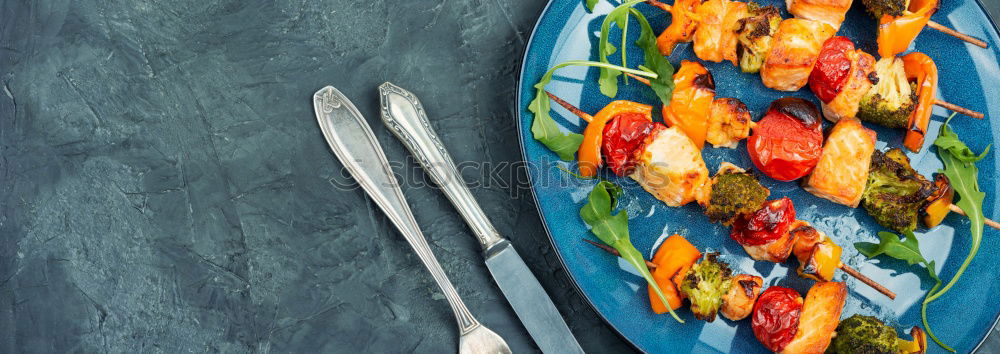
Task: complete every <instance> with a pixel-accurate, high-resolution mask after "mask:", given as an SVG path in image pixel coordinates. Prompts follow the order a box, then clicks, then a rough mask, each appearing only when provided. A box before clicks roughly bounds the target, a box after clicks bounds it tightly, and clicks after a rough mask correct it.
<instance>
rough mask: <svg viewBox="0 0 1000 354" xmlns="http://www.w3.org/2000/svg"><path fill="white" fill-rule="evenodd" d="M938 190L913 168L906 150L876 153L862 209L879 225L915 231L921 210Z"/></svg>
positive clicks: (873, 154) (902, 230)
mask: <svg viewBox="0 0 1000 354" xmlns="http://www.w3.org/2000/svg"><path fill="white" fill-rule="evenodd" d="M934 190H935V187H934V183H932V182H930V181H928V180H927V179H926V178H924V176H922V175H920V174H919V173H917V171H915V170H913V168H912V167H910V161H909V159H908V158H907V157H906V154H905V153H904V152H903V151H902V150H900V149H899V148H895V149H892V150H889V151H888V152H885V153H883V152H881V151H878V150H875V152H874V153H872V162H871V167H870V168H869V170H868V184H867V185H866V186H865V192H864V194H863V195H862V197H861V198H862V199H861V206H862V207H864V208H865V210H867V211H868V214H869V215H871V216H872V217H873V218H875V221H878V223H879V225H882V226H884V227H887V228H890V229H892V230H895V231H898V232H906V231H913V230H915V229H916V228H917V218H918V216H919V213H920V210H921V209H922V208H923V206H924V204H925V203H926V200H927V197H929V196H930V195H931V194H933V193H934Z"/></svg>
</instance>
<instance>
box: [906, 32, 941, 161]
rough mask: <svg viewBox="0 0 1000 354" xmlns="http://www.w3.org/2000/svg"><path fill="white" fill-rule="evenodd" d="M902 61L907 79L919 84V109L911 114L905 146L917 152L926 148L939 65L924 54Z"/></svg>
mask: <svg viewBox="0 0 1000 354" xmlns="http://www.w3.org/2000/svg"><path fill="white" fill-rule="evenodd" d="M901 59H902V60H903V70H904V71H906V79H907V80H910V82H916V83H917V92H916V94H917V102H916V104H917V107H916V109H914V110H913V113H910V119H909V120H908V121H907V124H906V136H905V137H904V138H903V146H905V147H906V148H907V149H910V151H913V152H917V151H920V148H921V147H923V146H924V137H925V136H926V135H927V124H929V123H930V121H931V110H932V109H933V108H934V95H935V92H937V82H938V73H937V65H935V64H934V60H931V57H929V56H927V55H926V54H924V53H916V52H914V53H910V54H907V55H904V56H903V57H902V58H901Z"/></svg>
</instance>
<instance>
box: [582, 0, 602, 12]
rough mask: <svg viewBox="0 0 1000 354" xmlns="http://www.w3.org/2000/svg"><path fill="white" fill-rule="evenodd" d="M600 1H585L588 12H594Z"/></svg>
mask: <svg viewBox="0 0 1000 354" xmlns="http://www.w3.org/2000/svg"><path fill="white" fill-rule="evenodd" d="M598 1H600V0H584V1H583V3H584V5H587V11H588V12H594V7H595V6H597V2H598Z"/></svg>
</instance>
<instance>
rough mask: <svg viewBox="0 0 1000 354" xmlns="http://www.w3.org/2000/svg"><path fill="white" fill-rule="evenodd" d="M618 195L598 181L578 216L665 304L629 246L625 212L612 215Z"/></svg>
mask: <svg viewBox="0 0 1000 354" xmlns="http://www.w3.org/2000/svg"><path fill="white" fill-rule="evenodd" d="M621 194H622V189H621V187H619V186H618V185H617V184H614V183H612V182H611V181H607V180H601V181H600V182H598V183H597V185H595V186H594V189H593V190H592V191H590V195H589V196H588V197H587V204H584V205H583V208H581V209H580V218H582V219H583V221H584V222H585V223H587V225H590V231H591V232H593V233H594V235H597V238H599V239H600V240H601V242H604V243H605V244H607V245H608V246H611V247H614V249H615V250H618V253H619V254H620V255H621V257H622V258H624V259H625V261H627V262H628V263H629V264H631V265H632V267H634V268H635V270H637V271H639V274H641V275H642V277H643V278H645V279H646V282H648V283H649V286H652V287H653V291H654V292H656V295H657V296H659V298H660V301H662V302H663V303H664V304H669V303H670V302H668V301H667V298H666V297H665V296H664V295H663V291H662V290H660V287H659V286H658V285H656V281H654V280H653V276H652V275H651V274H649V269H648V268H646V262H645V259H644V258H643V257H642V253H639V250H637V249H635V246H634V245H632V241H631V240H630V239H629V235H628V212H626V211H624V210H622V211H620V212H618V214H612V212H614V209H615V207H616V206H617V204H618V198H619V197H620V196H621ZM667 309H668V310H670V315H671V316H673V317H674V319H675V320H677V322H680V323H684V320H682V319H681V318H680V317H678V316H677V314H676V313H674V310H673V309H672V308H671V306H667Z"/></svg>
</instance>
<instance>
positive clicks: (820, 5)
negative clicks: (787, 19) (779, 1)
mask: <svg viewBox="0 0 1000 354" xmlns="http://www.w3.org/2000/svg"><path fill="white" fill-rule="evenodd" d="M851 2H852V0H785V5H786V6H785V7H786V8H787V9H788V13H790V14H792V16H795V17H796V18H801V19H806V20H813V21H819V22H823V23H825V24H828V25H830V26H831V27H833V29H834V30H839V29H840V24H841V23H843V22H844V16H845V15H847V10H850V9H851Z"/></svg>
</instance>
